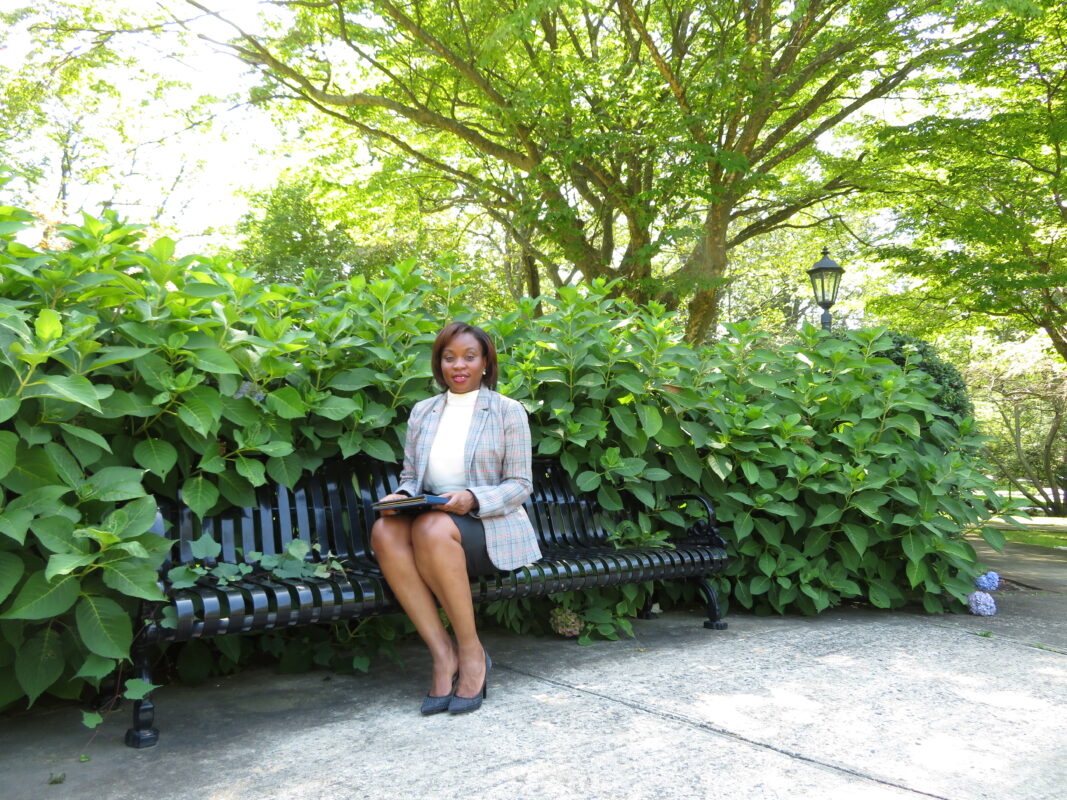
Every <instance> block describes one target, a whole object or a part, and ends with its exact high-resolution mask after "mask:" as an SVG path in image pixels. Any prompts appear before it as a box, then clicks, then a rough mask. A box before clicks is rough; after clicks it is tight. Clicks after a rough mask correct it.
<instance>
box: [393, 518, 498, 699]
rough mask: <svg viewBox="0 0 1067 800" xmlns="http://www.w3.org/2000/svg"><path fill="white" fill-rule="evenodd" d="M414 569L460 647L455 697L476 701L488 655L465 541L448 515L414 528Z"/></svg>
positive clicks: (417, 521)
mask: <svg viewBox="0 0 1067 800" xmlns="http://www.w3.org/2000/svg"><path fill="white" fill-rule="evenodd" d="M411 542H412V545H413V547H414V550H415V565H416V566H417V567H418V570H419V573H420V574H421V575H422V577H423V579H424V580H425V581H426V583H427V584H428V585H429V587H430V588H431V590H432V591H433V593H434V594H435V595H437V599H438V600H440V601H441V605H442V606H444V609H445V613H446V614H448V619H449V621H450V622H451V623H452V632H453V633H454V634H455V635H456V643H457V645H458V646H459V683H458V684H457V685H456V694H458V695H459V696H460V697H474V695H476V694H478V693H479V692H481V690H482V684H483V683H485V651H484V650H483V649H482V643H481V641H480V640H479V639H478V630H477V628H476V627H475V625H474V601H473V599H472V598H471V585H470V578H469V577H468V576H467V557H466V555H465V554H464V552H463V539H462V537H461V536H460V532H459V528H457V527H456V523H454V522H453V521H452V519H451V517H449V516H448V514H444V513H441V512H440V511H431V512H429V513H426V514H420V515H419V516H418V517H416V518H415V521H414V522H413V523H412V526H411Z"/></svg>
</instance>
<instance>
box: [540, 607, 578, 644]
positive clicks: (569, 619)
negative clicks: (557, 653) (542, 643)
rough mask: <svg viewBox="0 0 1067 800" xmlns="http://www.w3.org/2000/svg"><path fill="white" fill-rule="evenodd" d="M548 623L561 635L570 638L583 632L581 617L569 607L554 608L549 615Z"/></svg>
mask: <svg viewBox="0 0 1067 800" xmlns="http://www.w3.org/2000/svg"><path fill="white" fill-rule="evenodd" d="M548 625H549V627H550V628H552V630H554V631H555V632H556V633H558V634H559V635H560V636H566V637H567V638H568V639H569V638H571V637H572V636H577V635H578V634H579V633H581V632H582V620H581V618H580V617H579V616H578V615H577V614H575V613H574V612H573V611H571V610H570V609H569V608H563V606H559V607H558V608H553V609H552V611H551V612H550V613H549V615H548Z"/></svg>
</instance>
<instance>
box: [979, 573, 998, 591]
mask: <svg viewBox="0 0 1067 800" xmlns="http://www.w3.org/2000/svg"><path fill="white" fill-rule="evenodd" d="M974 585H975V586H977V587H978V588H979V589H981V590H982V591H983V592H995V591H996V590H997V589H999V588H1000V576H999V575H997V573H995V572H993V571H992V570H990V571H989V572H987V573H986V574H985V575H979V576H978V577H977V578H975V579H974Z"/></svg>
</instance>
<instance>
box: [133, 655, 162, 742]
mask: <svg viewBox="0 0 1067 800" xmlns="http://www.w3.org/2000/svg"><path fill="white" fill-rule="evenodd" d="M132 655H133V674H134V676H135V677H137V678H140V679H141V680H143V681H144V682H145V683H151V682H152V669H151V667H150V666H149V664H148V647H147V646H146V645H144V644H142V643H139V642H135V643H134V646H133V653H132ZM155 718H156V707H155V705H154V704H153V703H152V696H151V693H149V694H147V695H145V696H144V697H143V698H142V699H140V700H135V701H134V703H133V727H132V728H130V729H129V730H127V731H126V746H127V747H136V748H137V749H141V748H144V747H155V745H156V744H157V743H158V742H159V731H158V730H157V729H156V728H153V727H152V723H153V722H154V721H155Z"/></svg>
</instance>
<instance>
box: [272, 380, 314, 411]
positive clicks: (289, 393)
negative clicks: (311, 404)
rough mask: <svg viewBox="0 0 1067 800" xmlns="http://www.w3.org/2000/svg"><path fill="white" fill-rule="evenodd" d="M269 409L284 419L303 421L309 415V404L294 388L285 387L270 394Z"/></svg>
mask: <svg viewBox="0 0 1067 800" xmlns="http://www.w3.org/2000/svg"><path fill="white" fill-rule="evenodd" d="M267 408H269V409H270V410H271V411H273V412H274V413H275V414H277V415H278V416H279V417H281V418H282V419H301V418H303V417H305V416H307V413H308V407H307V403H305V402H304V400H303V398H302V397H301V396H300V392H298V391H297V390H296V389H294V388H293V387H292V386H283V387H282V388H281V389H278V390H277V391H275V392H271V393H270V394H268V395H267Z"/></svg>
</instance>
